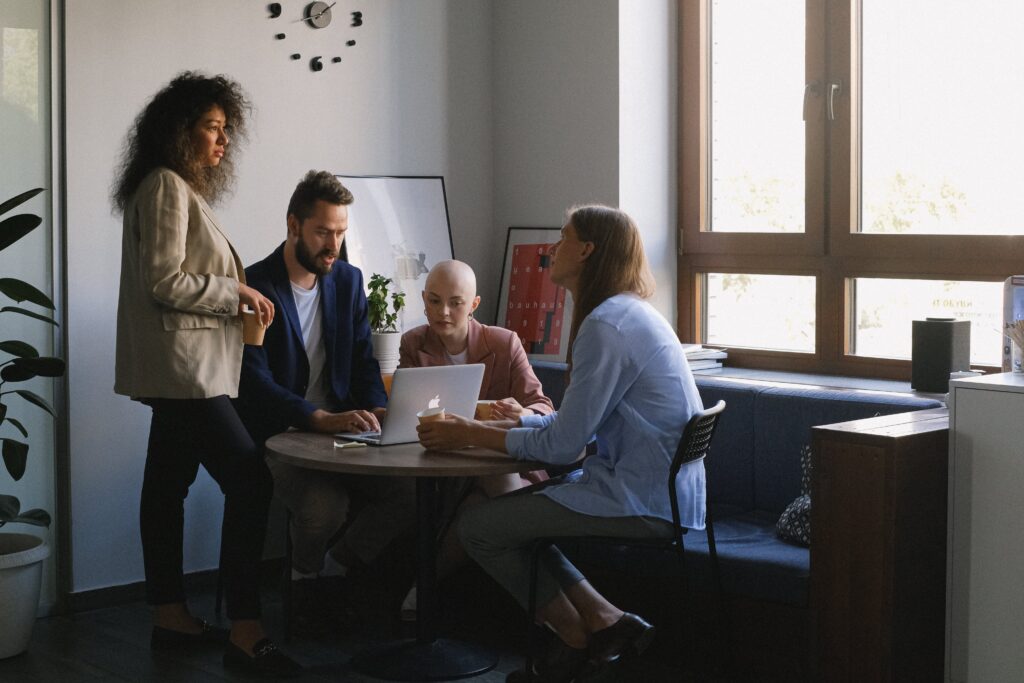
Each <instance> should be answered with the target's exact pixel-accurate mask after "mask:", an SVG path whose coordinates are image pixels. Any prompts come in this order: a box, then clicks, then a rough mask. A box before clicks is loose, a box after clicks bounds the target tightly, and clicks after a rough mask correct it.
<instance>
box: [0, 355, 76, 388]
mask: <svg viewBox="0 0 1024 683" xmlns="http://www.w3.org/2000/svg"><path fill="white" fill-rule="evenodd" d="M63 374H64V361H63V360H61V359H60V358H53V357H52V356H44V357H42V358H15V359H14V360H12V361H10V364H9V365H7V366H6V367H4V369H3V370H0V379H2V380H4V381H5V382H24V381H25V380H27V379H32V378H33V377H60V376H62V375H63Z"/></svg>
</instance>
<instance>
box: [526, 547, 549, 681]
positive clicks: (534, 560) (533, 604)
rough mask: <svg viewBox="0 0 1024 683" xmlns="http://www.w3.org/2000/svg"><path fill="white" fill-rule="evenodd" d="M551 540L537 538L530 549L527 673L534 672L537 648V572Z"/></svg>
mask: <svg viewBox="0 0 1024 683" xmlns="http://www.w3.org/2000/svg"><path fill="white" fill-rule="evenodd" d="M550 543H551V542H550V541H547V540H545V539H537V540H536V541H534V543H533V547H532V548H531V550H530V599H529V601H528V607H527V610H526V673H527V674H532V673H533V659H534V657H533V655H534V652H535V651H536V649H537V643H536V638H535V637H534V636H535V633H536V629H535V628H534V615H536V614H537V572H538V565H539V564H540V553H541V551H542V550H543V549H544V548H546V547H547V546H548V545H550Z"/></svg>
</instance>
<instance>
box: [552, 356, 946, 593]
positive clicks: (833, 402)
mask: <svg viewBox="0 0 1024 683" xmlns="http://www.w3.org/2000/svg"><path fill="white" fill-rule="evenodd" d="M533 366H534V371H535V372H536V373H537V377H538V378H539V379H540V381H541V383H542V384H543V385H544V392H545V393H546V394H547V395H548V396H549V397H551V399H552V401H553V402H554V403H555V406H556V407H557V406H558V405H559V404H560V403H561V400H562V395H563V393H564V386H565V365H564V364H562V363H544V362H537V361H535V362H534V363H533ZM695 380H696V382H697V388H698V390H699V391H700V395H701V400H702V401H703V402H704V405H705V406H712V405H714V404H715V403H716V402H717V401H719V400H724V401H725V402H726V404H727V408H726V410H725V412H724V413H723V414H722V417H721V419H720V421H719V424H718V430H717V431H716V432H715V437H714V441H713V442H712V445H711V449H710V451H709V452H708V459H707V461H706V466H707V471H708V501H709V504H710V506H711V511H712V515H713V518H714V523H715V539H716V541H717V542H718V543H717V547H718V554H719V558H720V560H721V565H722V574H723V580H724V584H725V589H726V590H727V591H728V592H730V593H733V594H736V595H743V596H747V597H751V598H755V599H760V600H769V601H773V602H781V603H786V604H791V605H801V606H804V605H806V604H807V600H808V583H809V577H810V552H809V551H808V549H807V548H802V547H799V546H796V545H792V544H789V543H786V542H784V541H782V540H781V539H779V538H778V537H777V536H776V534H775V524H776V522H778V519H779V514H781V512H782V510H783V509H785V507H786V506H787V505H788V504H789V503H790V502H792V501H793V500H794V499H795V498H796V497H797V496H798V495H800V493H801V491H800V479H801V477H800V475H801V472H800V449H801V447H803V446H804V445H805V444H809V443H810V441H811V428H812V427H814V426H817V425H826V424H834V423H836V422H846V421H848V420H856V419H860V418H865V417H872V416H874V415H888V414H892V413H901V412H907V411H911V410H923V409H925V408H936V407H939V406H941V404H940V403H939V402H938V401H934V400H930V399H922V398H917V397H915V396H910V395H906V394H889V393H882V392H869V391H849V390H840V389H826V388H822V387H815V386H809V385H796V384H788V385H779V384H773V383H770V382H757V381H750V380H741V379H730V378H724V377H723V378H719V377H713V376H707V375H697V376H696V377H695ZM686 548H687V551H688V552H687V560H688V562H687V565H688V568H689V570H690V571H691V575H692V576H694V577H695V581H694V586H695V587H700V589H708V588H711V587H712V586H713V584H712V583H711V571H710V562H709V558H708V554H707V553H708V546H707V536H706V535H705V533H704V532H703V531H691V532H689V533H688V534H687V535H686ZM584 552H585V551H584ZM635 552H636V551H632V550H626V549H625V548H623V549H622V551H621V552H619V551H617V550H612V551H611V552H609V551H608V550H607V549H605V551H604V552H602V555H601V557H600V558H594V559H600V560H601V562H602V563H603V564H611V565H612V566H616V567H619V568H621V569H622V570H623V571H625V572H628V573H636V572H640V571H642V572H645V573H647V572H653V573H655V574H662V573H664V572H669V571H674V570H675V568H676V565H675V559H674V558H673V557H671V556H664V557H662V558H651V559H650V560H648V559H642V560H638V559H637V557H636V555H635ZM570 556H572V555H571V554H570Z"/></svg>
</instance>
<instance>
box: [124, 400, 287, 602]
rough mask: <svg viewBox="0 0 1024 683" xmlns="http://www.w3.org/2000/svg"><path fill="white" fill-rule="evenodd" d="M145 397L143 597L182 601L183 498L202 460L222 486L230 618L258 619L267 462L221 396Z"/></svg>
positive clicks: (269, 488)
mask: <svg viewBox="0 0 1024 683" xmlns="http://www.w3.org/2000/svg"><path fill="white" fill-rule="evenodd" d="M144 402H145V403H146V404H147V405H149V406H151V407H152V408H153V421H152V424H151V426H150V430H149V450H148V453H147V455H146V470H145V474H144V476H143V481H142V503H141V506H140V515H139V517H140V526H141V530H142V555H143V561H144V564H145V569H146V599H147V601H148V602H149V604H151V605H162V604H167V603H175V602H184V600H185V590H184V585H183V576H182V543H183V538H182V537H183V533H184V524H185V497H186V496H188V489H189V486H191V485H192V482H193V481H195V478H196V474H197V473H198V472H199V465H202V466H203V467H205V468H206V471H207V472H209V473H210V476H212V477H213V479H214V480H215V481H216V482H217V484H218V485H219V486H220V489H221V491H222V492H223V493H224V522H223V528H222V531H221V554H222V558H223V561H222V565H221V571H222V572H223V573H224V592H225V599H226V601H227V613H228V617H229V618H230V619H257V618H259V616H260V594H259V584H260V560H261V558H262V555H263V539H264V537H265V536H266V531H267V511H268V509H269V507H270V498H271V495H272V494H273V484H272V481H271V478H270V473H269V472H268V470H267V467H266V464H265V463H264V462H263V459H262V458H259V457H257V455H256V446H255V444H254V443H253V441H252V438H251V437H250V436H249V433H248V432H247V431H246V429H245V427H244V426H243V425H242V421H241V420H240V419H239V417H238V413H236V412H235V408H234V406H232V405H231V400H230V399H229V398H228V397H227V396H216V397H214V398H207V399H146V400H145V401H144ZM212 525H213V520H210V526H211V527H212Z"/></svg>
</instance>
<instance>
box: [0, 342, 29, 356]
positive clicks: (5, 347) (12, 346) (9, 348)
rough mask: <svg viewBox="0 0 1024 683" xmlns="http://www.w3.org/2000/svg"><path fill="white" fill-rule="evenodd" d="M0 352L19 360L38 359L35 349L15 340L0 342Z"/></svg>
mask: <svg viewBox="0 0 1024 683" xmlns="http://www.w3.org/2000/svg"><path fill="white" fill-rule="evenodd" d="M0 351H4V352H5V353H9V354H11V355H12V356H18V357H19V358H38V357H39V352H38V351H36V350H35V347H33V346H32V345H31V344H26V343H25V342H23V341H18V340H16V339H8V340H7V341H2V342H0Z"/></svg>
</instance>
